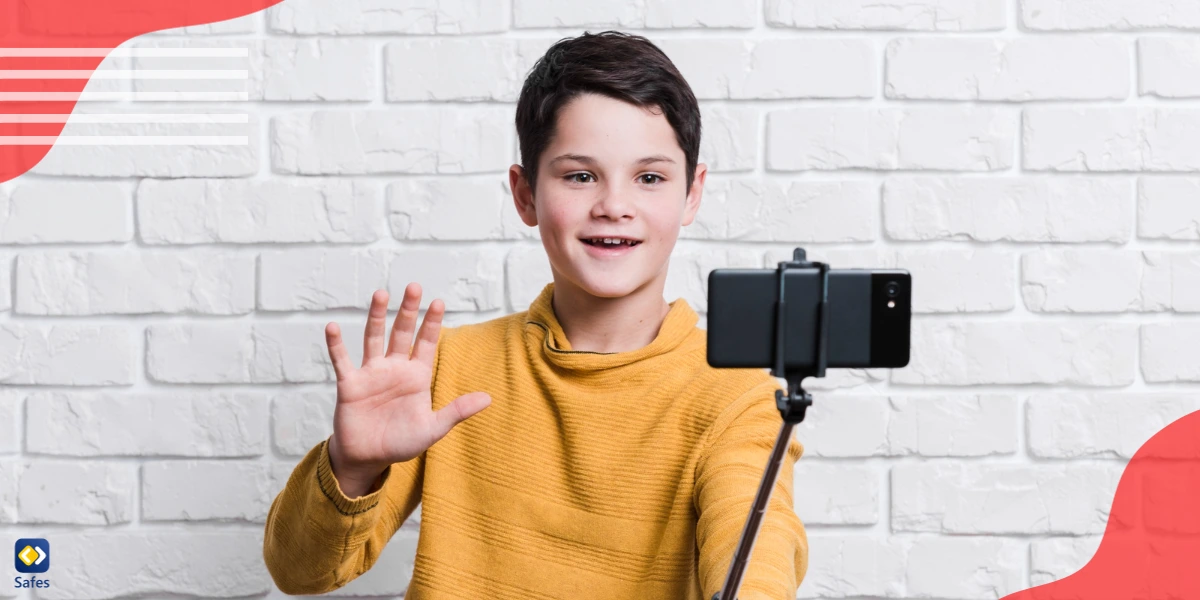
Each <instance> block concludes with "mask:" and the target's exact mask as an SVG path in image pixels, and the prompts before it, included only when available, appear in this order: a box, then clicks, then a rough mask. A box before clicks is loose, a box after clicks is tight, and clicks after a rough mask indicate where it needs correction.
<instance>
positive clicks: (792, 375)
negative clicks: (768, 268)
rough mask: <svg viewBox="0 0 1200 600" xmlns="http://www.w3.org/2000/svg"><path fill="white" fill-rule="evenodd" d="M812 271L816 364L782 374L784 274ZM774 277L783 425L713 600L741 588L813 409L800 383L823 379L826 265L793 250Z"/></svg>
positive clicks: (733, 594)
mask: <svg viewBox="0 0 1200 600" xmlns="http://www.w3.org/2000/svg"><path fill="white" fill-rule="evenodd" d="M812 268H816V269H817V270H818V276H817V282H818V288H817V290H818V297H819V298H820V299H821V300H820V302H818V303H817V348H816V361H815V364H814V365H813V366H812V367H811V368H806V369H799V370H785V369H784V366H783V356H784V354H783V349H784V344H783V341H784V332H785V331H786V327H785V324H784V319H783V317H784V315H785V314H787V311H786V310H785V306H786V304H785V302H784V297H783V281H784V273H785V272H787V270H788V269H812ZM775 274H776V278H777V280H778V288H779V298H778V299H777V300H776V302H775V366H774V368H772V369H771V375H774V376H775V377H784V378H786V379H787V383H788V392H787V395H786V396H785V395H784V393H783V390H775V407H776V408H778V409H779V414H780V416H782V417H783V424H782V425H781V426H780V428H779V437H776V438H775V447H774V448H773V449H772V450H771V459H770V460H769V461H767V468H766V471H764V472H763V477H762V482H761V483H759V485H758V494H757V495H756V496H755V497H754V506H752V507H751V508H750V516H749V517H747V518H746V527H745V528H744V529H742V539H741V541H739V542H738V547H737V551H736V552H735V553H734V555H733V563H732V564H730V565H729V575H727V576H726V577H725V586H724V587H722V588H721V591H719V592H717V593H716V594H713V600H721V599H722V598H726V599H729V600H736V599H737V591H738V588H739V587H741V585H742V576H743V575H744V574H745V572H746V565H747V563H748V562H749V560H750V551H751V550H752V549H754V539H755V538H757V537H758V530H759V529H760V528H761V527H762V521H763V517H764V516H766V513H767V502H768V501H769V500H770V499H771V490H773V489H774V488H775V480H776V479H777V478H778V477H779V470H780V469H781V468H782V467H783V455H784V454H785V453H786V452H787V446H788V441H789V440H790V439H791V437H792V428H793V427H795V426H796V424H797V423H799V422H801V421H803V420H804V411H805V409H807V408H808V407H809V406H812V396H811V395H810V394H809V393H808V392H806V391H804V388H803V387H801V386H800V382H801V381H802V380H804V378H805V377H824V376H825V362H826V347H827V345H828V343H827V338H828V327H827V326H828V324H829V297H828V293H827V291H828V285H827V284H828V282H829V265H827V264H825V263H823V262H810V261H808V260H806V259H805V254H804V248H796V249H795V250H793V251H792V260H790V261H786V260H785V261H780V262H779V267H778V269H777V270H776V272H775Z"/></svg>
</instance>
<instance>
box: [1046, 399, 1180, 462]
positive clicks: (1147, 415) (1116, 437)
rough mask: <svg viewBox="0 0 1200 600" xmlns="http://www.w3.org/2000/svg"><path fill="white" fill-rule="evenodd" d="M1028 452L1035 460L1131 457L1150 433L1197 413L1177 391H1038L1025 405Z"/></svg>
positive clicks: (1152, 433) (1147, 438) (1149, 436)
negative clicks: (1036, 458) (1084, 392)
mask: <svg viewBox="0 0 1200 600" xmlns="http://www.w3.org/2000/svg"><path fill="white" fill-rule="evenodd" d="M1025 406H1026V409H1025V423H1026V439H1027V440H1028V444H1029V452H1030V454H1032V455H1033V456H1036V457H1039V458H1121V459H1126V460H1128V459H1130V458H1133V454H1134V453H1135V452H1137V450H1138V449H1139V448H1140V447H1141V446H1142V444H1144V443H1146V441H1147V440H1149V439H1150V438H1151V437H1152V436H1153V435H1154V434H1156V433H1158V432H1159V431H1162V429H1163V428H1164V427H1166V426H1167V425H1169V424H1171V423H1172V422H1173V421H1175V420H1176V419H1178V418H1180V417H1182V416H1184V415H1186V414H1188V413H1191V412H1194V411H1196V410H1200V399H1197V398H1194V397H1192V396H1188V395H1186V394H1178V393H1115V394H1080V393H1060V394H1051V393H1042V394H1033V395H1031V396H1030V397H1029V399H1028V400H1027V401H1026V404H1025Z"/></svg>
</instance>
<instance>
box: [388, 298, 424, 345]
mask: <svg viewBox="0 0 1200 600" xmlns="http://www.w3.org/2000/svg"><path fill="white" fill-rule="evenodd" d="M420 309H421V284H419V283H417V282H415V281H414V282H412V283H410V284H408V286H407V287H405V288H404V299H403V300H401V301H400V310H399V312H397V313H396V322H395V323H392V337H391V340H390V341H389V342H388V350H387V355H388V356H391V355H392V354H394V353H397V352H400V351H401V348H403V349H404V350H403V354H402V355H401V356H403V357H404V358H408V354H409V351H410V350H411V349H412V340H413V330H415V329H416V328H417V314H418V313H419V312H420Z"/></svg>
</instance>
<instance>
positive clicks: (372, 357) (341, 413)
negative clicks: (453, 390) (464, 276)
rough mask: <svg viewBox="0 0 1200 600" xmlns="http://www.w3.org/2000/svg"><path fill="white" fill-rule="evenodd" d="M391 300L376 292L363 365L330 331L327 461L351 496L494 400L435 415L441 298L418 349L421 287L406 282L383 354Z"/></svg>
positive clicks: (462, 403)
mask: <svg viewBox="0 0 1200 600" xmlns="http://www.w3.org/2000/svg"><path fill="white" fill-rule="evenodd" d="M387 303H388V293H387V290H382V289H381V290H376V291H375V293H374V294H373V295H372V296H371V308H370V310H369V311H368V313H367V325H366V330H365V335H364V336H363V362H362V366H361V367H359V368H355V367H354V365H353V364H352V361H351V360H350V356H349V354H348V353H347V352H346V346H345V344H343V343H342V336H341V331H340V329H339V327H338V325H337V323H332V322H331V323H329V324H327V325H326V326H325V341H326V344H327V345H328V346H329V358H330V359H331V360H332V361H333V369H334V371H335V372H336V373H337V406H336V407H335V408H334V411H333V435H332V436H331V437H330V438H329V459H330V464H331V465H332V467H333V473H334V477H335V478H337V480H338V485H339V486H340V487H341V488H342V491H343V493H345V494H346V495H347V496H348V497H351V498H353V497H357V496H361V495H363V494H364V493H368V492H369V491H371V488H372V486H373V484H374V482H375V480H376V479H378V477H379V475H380V474H381V473H383V471H384V469H386V468H387V467H388V465H390V464H392V463H395V462H404V461H407V460H411V459H413V458H415V457H417V456H419V455H420V454H421V453H422V452H424V451H425V450H426V449H428V448H429V447H430V446H432V445H433V444H434V443H436V442H437V441H438V440H440V439H442V438H443V437H445V435H446V434H447V433H449V432H450V429H451V428H453V427H454V426H455V425H457V424H459V423H461V422H463V421H464V420H466V419H467V418H468V417H471V416H472V415H475V414H476V413H478V412H479V411H481V410H483V409H485V408H487V407H488V405H489V404H490V403H491V397H490V396H488V395H487V394H486V393H484V392H471V393H469V394H464V395H462V396H459V397H458V398H455V399H454V400H453V401H452V402H450V404H448V405H447V406H445V407H444V408H442V409H441V410H438V411H437V412H434V411H433V408H432V403H433V398H432V395H431V390H430V384H431V383H432V379H433V357H434V351H435V350H436V349H437V343H438V333H439V332H440V331H441V328H442V316H443V315H444V314H445V303H444V302H442V301H441V300H440V299H434V300H433V301H432V302H430V303H429V309H428V310H427V311H426V312H425V319H424V321H422V322H421V330H420V331H419V332H418V333H417V339H416V344H415V345H414V344H413V330H414V329H415V328H416V323H417V314H418V309H419V308H420V306H421V286H420V285H419V284H417V283H415V282H414V283H410V284H408V287H406V288H404V298H403V300H401V302H400V311H399V312H398V313H397V314H396V321H395V323H394V324H393V325H392V334H391V336H390V338H389V339H388V344H387V348H386V351H385V349H384V339H385V337H388V336H387V326H386V320H387ZM410 346H411V354H410Z"/></svg>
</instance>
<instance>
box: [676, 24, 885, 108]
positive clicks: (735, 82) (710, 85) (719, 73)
mask: <svg viewBox="0 0 1200 600" xmlns="http://www.w3.org/2000/svg"><path fill="white" fill-rule="evenodd" d="M661 48H662V50H663V51H664V52H665V53H666V54H667V56H669V57H670V58H671V60H672V62H674V63H675V64H676V67H677V68H678V69H679V72H680V73H682V74H683V76H684V78H685V79H687V81H688V85H689V86H691V87H692V88H693V93H695V94H696V97H697V98H700V99H705V100H715V99H741V100H745V99H760V98H761V99H776V98H871V97H873V96H875V89H876V88H877V87H878V79H879V78H878V76H877V75H876V66H875V64H876V62H877V61H876V59H875V54H876V53H877V50H876V49H875V45H874V43H873V42H872V41H871V40H868V39H833V38H828V39H825V38H810V39H803V38H801V39H790V38H789V39H767V40H762V41H758V42H747V41H744V40H740V39H719V38H718V39H687V38H683V39H680V38H666V39H662V40H661Z"/></svg>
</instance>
